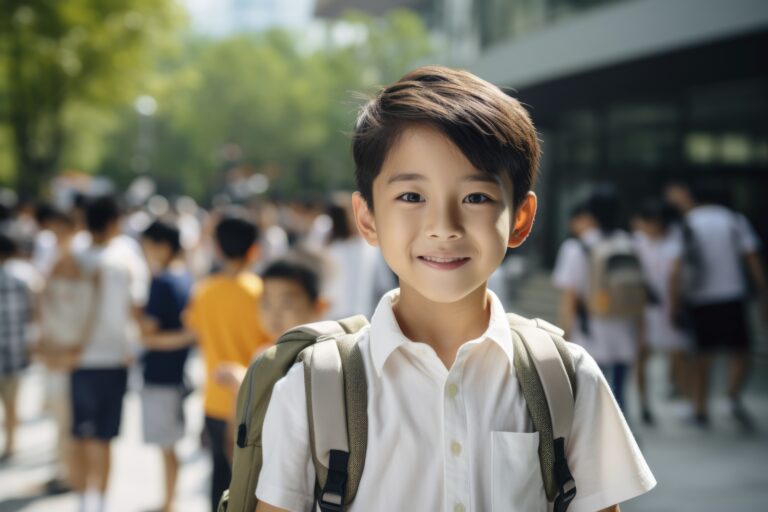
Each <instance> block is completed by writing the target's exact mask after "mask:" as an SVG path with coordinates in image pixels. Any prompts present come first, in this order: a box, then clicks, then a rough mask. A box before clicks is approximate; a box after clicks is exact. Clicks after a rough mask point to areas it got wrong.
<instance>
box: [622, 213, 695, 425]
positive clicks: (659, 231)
mask: <svg viewBox="0 0 768 512" xmlns="http://www.w3.org/2000/svg"><path fill="white" fill-rule="evenodd" d="M669 208H670V207H669V206H667V205H666V204H665V203H664V202H663V201H661V200H656V199H649V200H646V201H644V202H643V203H642V204H641V207H640V209H639V210H638V212H637V213H636V214H635V219H634V220H635V221H634V225H635V233H634V237H635V244H636V246H637V251H638V256H639V258H640V262H641V263H642V265H643V270H644V274H645V278H646V283H647V285H648V295H649V300H648V303H647V305H646V308H645V335H646V339H647V341H648V348H649V350H648V351H641V352H640V354H639V355H638V365H637V387H638V394H639V398H640V407H641V410H642V419H643V422H644V423H646V424H653V423H654V418H653V414H652V412H651V407H650V403H649V399H648V384H647V379H646V371H647V370H646V363H647V361H648V357H649V356H650V350H658V351H663V352H665V353H668V354H669V383H670V385H671V386H672V393H671V394H672V395H673V396H675V395H684V396H686V397H688V396H689V391H690V387H689V385H688V379H689V377H690V374H689V371H688V370H689V369H688V360H687V359H688V353H689V350H690V348H691V339H690V336H689V335H688V333H687V332H686V331H685V330H683V329H680V328H679V327H678V326H676V325H674V324H673V323H672V321H671V318H672V305H671V298H670V290H669V279H670V275H671V273H672V268H673V266H674V262H675V259H676V258H677V255H678V254H679V253H680V238H679V236H678V234H677V233H676V232H674V231H673V230H671V229H670V222H671V221H672V218H673V216H672V215H671V214H670V212H669Z"/></svg>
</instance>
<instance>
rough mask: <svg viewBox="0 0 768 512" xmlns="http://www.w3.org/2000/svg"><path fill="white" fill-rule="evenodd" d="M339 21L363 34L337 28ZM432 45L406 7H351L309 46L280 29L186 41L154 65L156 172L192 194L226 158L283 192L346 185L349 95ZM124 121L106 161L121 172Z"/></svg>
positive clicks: (396, 72)
mask: <svg viewBox="0 0 768 512" xmlns="http://www.w3.org/2000/svg"><path fill="white" fill-rule="evenodd" d="M339 26H342V27H344V28H346V29H347V32H350V31H352V32H354V33H356V34H357V36H358V37H354V38H351V39H349V40H346V41H345V40H338V39H337V38H334V37H333V34H334V33H335V32H337V29H338V27H339ZM429 51H430V46H429V38H428V34H427V31H426V29H425V27H424V25H423V23H422V21H421V19H420V18H419V17H418V16H417V15H415V14H413V13H412V12H410V11H404V10H401V11H394V12H392V13H391V14H389V15H388V16H385V17H383V18H371V17H367V16H363V15H360V14H350V15H349V16H348V17H346V18H345V19H344V20H343V21H341V22H338V23H336V24H329V25H328V26H327V27H326V30H325V38H324V39H323V38H321V40H320V41H317V39H315V40H314V42H313V43H312V44H311V45H310V44H309V42H308V40H307V38H305V37H304V36H303V34H300V33H294V32H288V31H285V30H270V31H265V32H260V33H254V34H241V35H237V36H234V37H230V38H227V39H223V40H206V39H199V38H198V39H193V40H190V41H187V44H186V51H184V52H183V53H182V54H180V55H179V58H178V59H177V60H175V61H164V62H162V63H161V67H160V68H158V70H157V71H156V73H155V83H156V85H157V86H156V87H155V88H154V89H153V91H152V94H153V96H155V97H156V98H157V100H158V105H159V108H158V112H157V115H155V116H154V117H153V118H152V120H151V122H152V130H153V135H154V145H153V150H152V154H151V165H150V169H151V171H150V172H151V176H152V177H153V178H154V179H155V181H156V182H157V183H158V185H159V187H160V189H161V190H162V191H164V192H166V193H173V192H184V193H188V194H192V195H194V196H196V197H198V198H205V197H206V196H208V197H209V196H210V194H211V193H213V192H215V191H216V190H217V189H219V188H221V186H222V183H223V181H224V172H225V171H226V170H227V169H228V168H229V167H231V166H233V165H242V166H246V167H249V168H252V169H255V170H259V169H269V171H268V174H270V177H271V178H272V182H273V187H274V188H276V189H277V190H278V191H279V192H283V193H295V192H297V191H301V190H305V191H306V190H311V191H315V192H318V191H320V192H323V191H328V190H332V189H336V188H344V187H346V188H349V187H351V186H352V184H353V179H352V178H353V172H352V171H353V169H352V162H351V158H350V149H349V144H350V143H349V138H348V137H347V136H346V134H347V133H349V132H350V131H351V129H352V123H353V121H354V117H355V111H356V109H357V107H358V106H359V103H360V98H359V95H356V94H355V93H356V92H371V91H372V90H373V89H375V87H376V86H377V85H378V84H380V83H386V82H390V81H392V80H395V79H397V78H398V77H399V76H401V75H402V74H403V73H404V72H405V71H407V70H408V69H409V68H411V67H413V66H414V65H415V64H416V63H418V62H420V61H423V60H424V59H425V58H426V57H427V56H428V55H429ZM123 119H124V121H123V129H122V130H121V131H119V132H118V133H116V134H115V135H114V137H113V138H112V140H111V144H110V149H109V152H108V155H107V157H106V158H105V159H104V163H103V166H102V170H104V171H105V172H107V173H108V174H110V175H112V176H118V177H119V178H120V179H121V180H122V181H123V182H126V181H128V180H130V179H131V178H132V177H133V176H132V174H131V173H130V172H129V171H126V165H125V163H126V162H127V161H130V159H131V158H132V157H133V156H134V153H135V148H136V140H137V138H138V137H139V126H138V125H137V117H136V114H135V112H131V111H129V110H126V111H125V112H124V114H123ZM228 148H229V149H230V150H231V149H232V148H235V149H236V150H238V151H235V152H234V153H235V154H234V156H233V155H232V154H231V153H232V151H228V150H227V149H228ZM228 153H229V156H226V155H227V154H228Z"/></svg>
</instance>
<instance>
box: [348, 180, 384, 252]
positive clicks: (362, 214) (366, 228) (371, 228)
mask: <svg viewBox="0 0 768 512" xmlns="http://www.w3.org/2000/svg"><path fill="white" fill-rule="evenodd" d="M352 209H353V211H354V212H355V225H356V226H357V230H358V231H359V232H360V235H361V236H362V237H363V238H364V239H365V241H366V242H368V243H369V244H371V245H373V246H374V247H375V246H378V245H379V236H378V234H377V233H376V221H375V220H374V218H373V212H371V210H369V209H368V203H367V202H366V201H365V199H363V196H362V195H361V194H360V192H355V193H354V194H352Z"/></svg>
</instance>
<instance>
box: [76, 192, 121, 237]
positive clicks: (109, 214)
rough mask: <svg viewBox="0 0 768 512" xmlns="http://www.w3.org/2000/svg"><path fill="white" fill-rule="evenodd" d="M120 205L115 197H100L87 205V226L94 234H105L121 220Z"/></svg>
mask: <svg viewBox="0 0 768 512" xmlns="http://www.w3.org/2000/svg"><path fill="white" fill-rule="evenodd" d="M120 213H121V212H120V204H119V203H118V201H117V197H115V196H113V195H106V196H99V197H94V198H93V199H90V200H89V201H87V202H86V204H85V224H86V226H88V231H90V232H92V233H103V232H104V231H105V230H106V229H107V227H108V226H109V225H110V224H111V223H113V222H115V221H117V220H118V219H119V218H120Z"/></svg>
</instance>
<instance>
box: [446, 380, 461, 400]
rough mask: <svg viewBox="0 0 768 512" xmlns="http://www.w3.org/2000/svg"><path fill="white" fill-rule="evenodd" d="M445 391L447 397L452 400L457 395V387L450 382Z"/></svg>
mask: <svg viewBox="0 0 768 512" xmlns="http://www.w3.org/2000/svg"><path fill="white" fill-rule="evenodd" d="M446 391H447V392H448V396H449V397H451V398H453V397H455V396H456V395H457V394H458V393H459V386H457V385H456V384H454V383H453V382H451V383H450V384H448V389H447V390H446Z"/></svg>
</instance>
